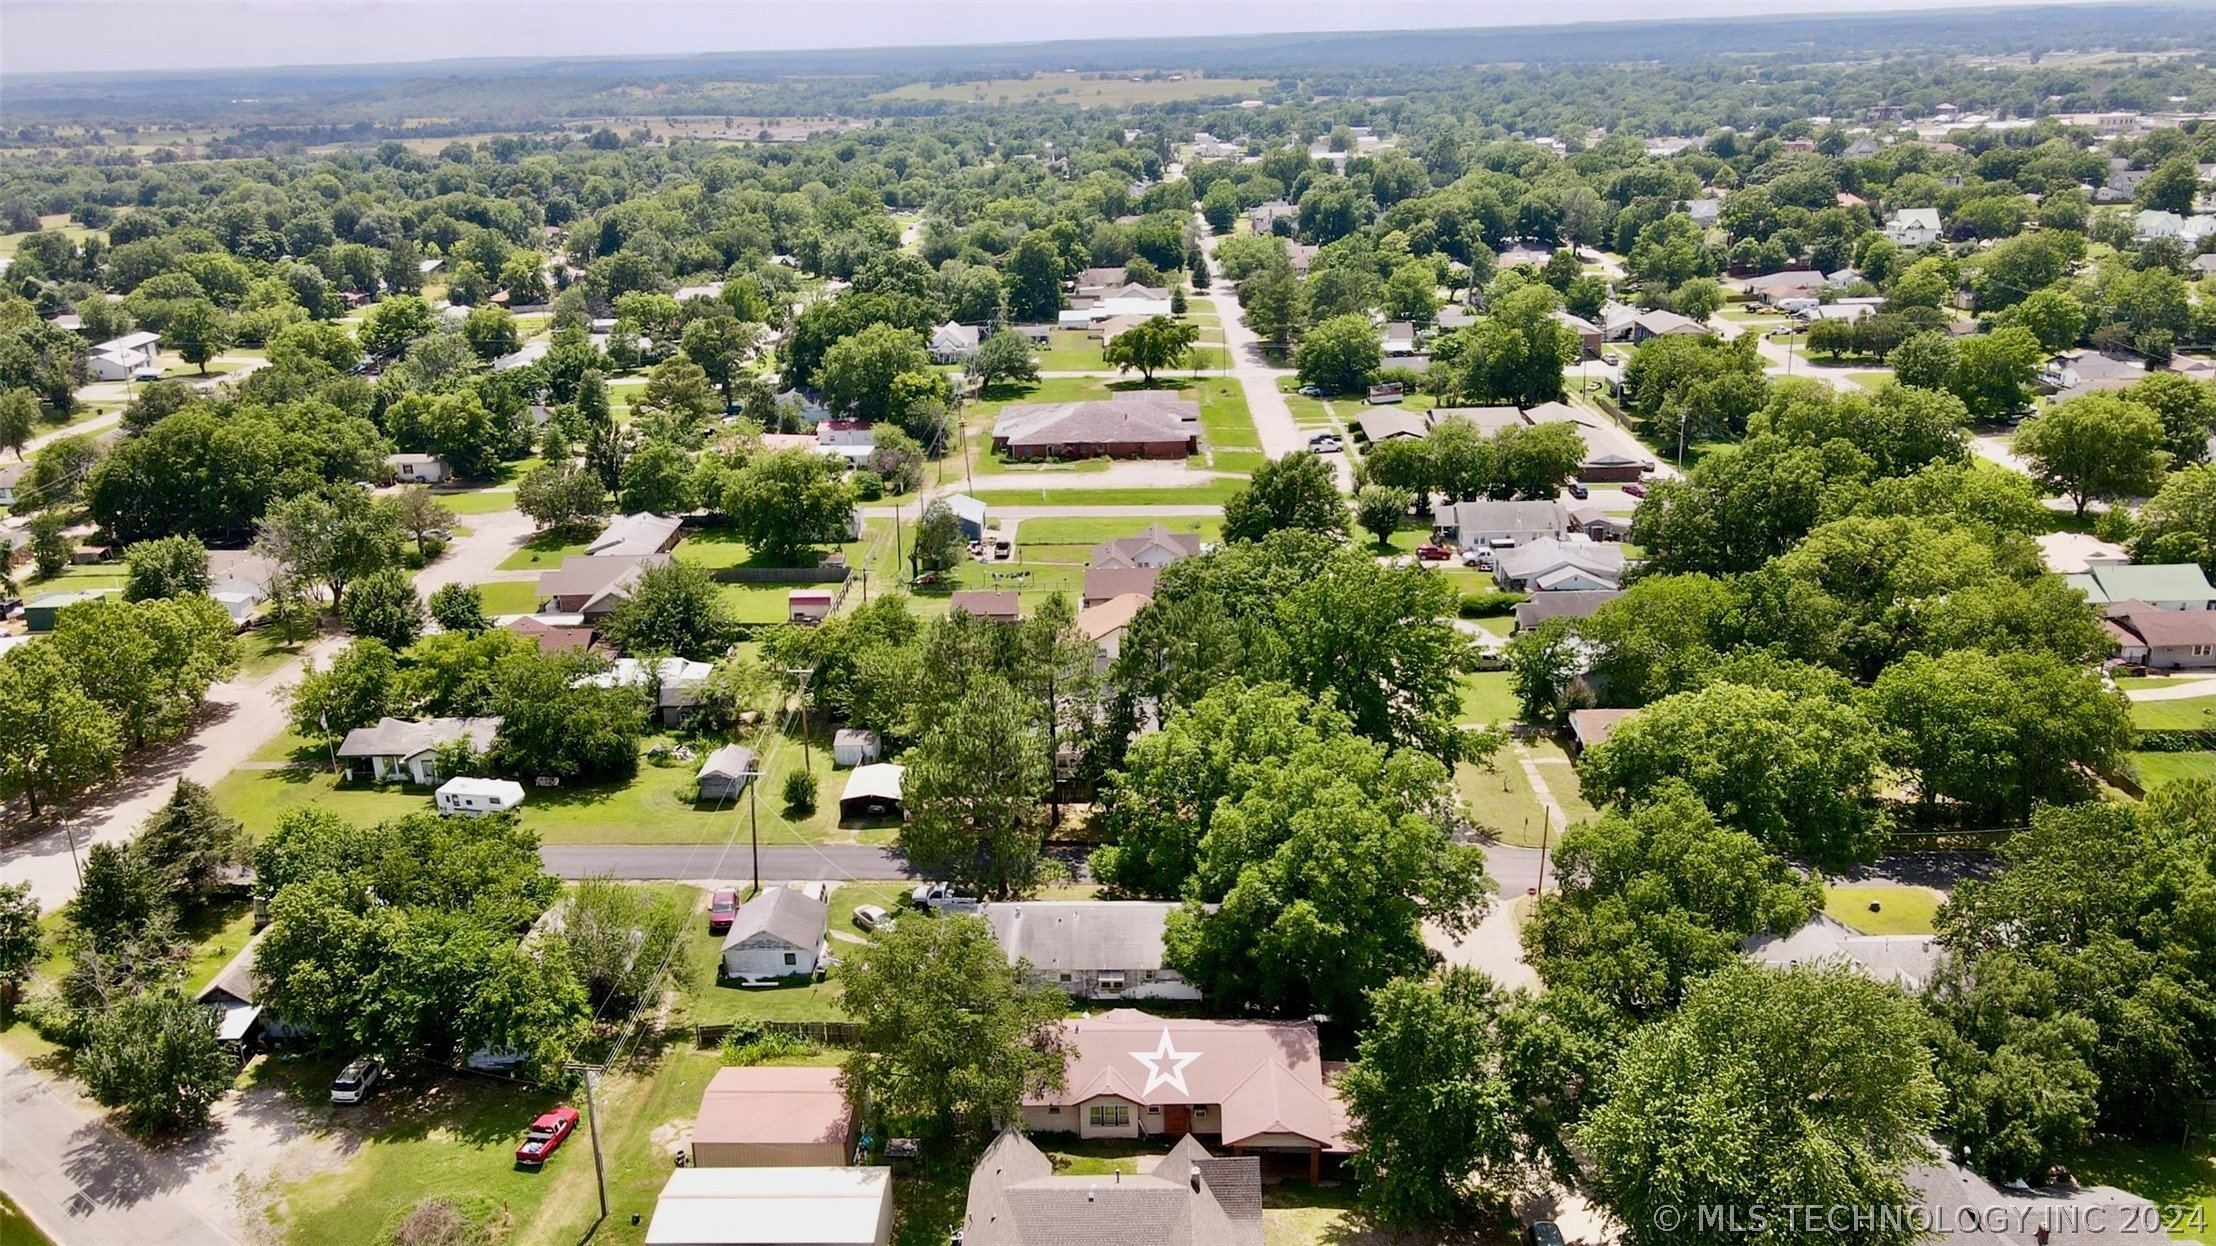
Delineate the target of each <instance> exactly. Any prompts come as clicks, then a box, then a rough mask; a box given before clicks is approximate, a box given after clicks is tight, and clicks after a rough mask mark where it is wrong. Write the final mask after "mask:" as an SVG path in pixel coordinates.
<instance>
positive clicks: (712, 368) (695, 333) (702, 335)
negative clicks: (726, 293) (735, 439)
mask: <svg viewBox="0 0 2216 1246" xmlns="http://www.w3.org/2000/svg"><path fill="white" fill-rule="evenodd" d="M760 332H761V330H760V327H759V326H757V325H752V324H748V323H746V322H745V321H743V320H740V319H738V318H736V317H733V316H702V317H700V318H699V319H697V320H694V321H692V322H690V323H689V324H687V325H686V326H685V334H684V347H683V349H684V352H685V357H686V358H687V359H690V360H692V361H693V362H694V363H695V364H697V365H699V367H700V371H701V373H702V375H704V376H706V377H707V378H708V380H709V381H710V382H711V383H712V384H714V385H715V387H716V388H717V389H719V390H721V391H722V392H723V401H724V405H725V406H729V405H730V403H731V397H732V390H733V386H734V385H735V384H736V383H737V382H738V380H739V379H740V378H741V377H742V376H743V375H744V372H743V371H742V369H743V367H744V365H745V363H746V359H747V356H749V355H751V354H753V353H754V346H755V343H756V341H757V340H759V335H760Z"/></svg>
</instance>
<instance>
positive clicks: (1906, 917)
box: [1824, 887, 1940, 935]
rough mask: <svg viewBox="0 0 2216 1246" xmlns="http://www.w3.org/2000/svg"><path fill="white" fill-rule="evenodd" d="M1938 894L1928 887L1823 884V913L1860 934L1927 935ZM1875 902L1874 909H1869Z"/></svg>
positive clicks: (1935, 909)
mask: <svg viewBox="0 0 2216 1246" xmlns="http://www.w3.org/2000/svg"><path fill="white" fill-rule="evenodd" d="M1939 901H1940V895H1939V893H1938V892H1936V891H1933V890H1931V889H1930V888H1929V887H1826V888H1825V889H1824V912H1825V913H1827V914H1829V915H1830V916H1831V917H1832V919H1833V920H1835V921H1841V922H1845V923H1846V924H1847V925H1849V926H1852V927H1854V928H1855V929H1856V930H1859V931H1861V932H1862V933H1863V934H1872V935H1927V934H1930V933H1932V925H1931V923H1932V919H1933V918H1934V917H1936V916H1937V915H1938V913H1939ZM1873 904H1875V905H1877V906H1878V909H1877V911H1876V912H1872V911H1871V910H1870V906H1871V905H1873Z"/></svg>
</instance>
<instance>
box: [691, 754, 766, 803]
mask: <svg viewBox="0 0 2216 1246" xmlns="http://www.w3.org/2000/svg"><path fill="white" fill-rule="evenodd" d="M753 777H754V750H753V749H750V748H747V747H746V746H745V745H743V744H726V745H724V746H723V747H722V748H719V749H717V750H716V751H715V752H713V753H710V754H708V760H707V761H705V762H702V763H701V765H700V780H699V781H700V799H702V800H736V799H738V797H740V796H741V795H743V794H744V793H745V792H746V785H747V783H748V782H749V781H750V780H751V779H753Z"/></svg>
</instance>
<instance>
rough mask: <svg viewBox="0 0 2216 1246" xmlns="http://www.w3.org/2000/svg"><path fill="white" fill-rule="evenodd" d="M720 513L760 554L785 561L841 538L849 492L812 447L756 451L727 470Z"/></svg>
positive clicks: (850, 510)
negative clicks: (735, 468) (742, 464)
mask: <svg viewBox="0 0 2216 1246" xmlns="http://www.w3.org/2000/svg"><path fill="white" fill-rule="evenodd" d="M723 510H724V513H725V514H727V515H729V516H730V517H731V524H732V527H733V528H734V529H736V530H737V531H738V533H739V535H740V536H741V537H742V538H743V539H744V540H745V541H746V542H747V543H748V544H750V545H752V546H753V547H754V548H755V549H756V550H757V551H758V552H760V553H761V554H762V555H763V556H765V557H767V558H770V559H774V560H778V561H790V560H791V559H793V558H795V557H797V556H799V555H800V553H801V551H803V550H805V549H807V548H808V547H810V546H812V545H820V544H823V543H825V542H829V541H839V540H844V539H845V538H846V534H847V525H848V524H849V523H851V522H852V521H853V517H854V491H853V489H852V487H851V486H849V485H848V484H847V483H846V482H845V481H844V480H841V479H840V478H839V468H838V466H837V465H836V464H834V463H833V462H832V461H831V460H830V459H828V458H826V457H825V456H823V455H821V454H817V453H815V452H814V451H812V450H802V449H794V450H773V451H769V452H767V453H764V454H757V455H755V456H754V457H753V458H752V459H749V460H748V461H747V464H746V466H745V467H743V468H741V469H739V470H738V471H737V472H734V473H732V475H731V477H730V480H729V482H728V483H727V484H726V486H725V488H724V494H723Z"/></svg>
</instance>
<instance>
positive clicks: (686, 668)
mask: <svg viewBox="0 0 2216 1246" xmlns="http://www.w3.org/2000/svg"><path fill="white" fill-rule="evenodd" d="M714 669H715V668H714V667H712V666H710V665H708V664H707V663H706V662H694V661H691V660H690V659H687V658H676V657H671V658H663V659H662V660H660V661H659V662H655V663H653V664H651V665H649V664H648V663H645V662H641V661H639V660H638V659H637V658H617V659H616V660H615V663H614V665H612V666H610V667H609V668H608V669H607V670H604V671H601V672H600V673H599V674H597V675H587V676H585V677H583V678H582V679H579V680H577V681H576V682H575V683H573V684H571V685H570V686H571V687H573V688H585V687H592V688H651V689H653V690H654V712H655V714H656V715H657V716H658V717H659V718H660V719H661V721H662V725H663V726H665V727H674V726H676V725H678V724H679V723H681V722H683V721H684V720H685V716H686V715H687V714H688V713H690V712H691V711H693V710H695V709H697V708H699V706H700V690H701V689H702V688H704V687H706V686H707V683H708V676H709V674H710V673H711V672H712V671H714Z"/></svg>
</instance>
